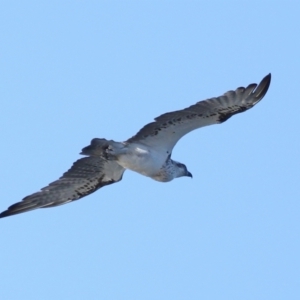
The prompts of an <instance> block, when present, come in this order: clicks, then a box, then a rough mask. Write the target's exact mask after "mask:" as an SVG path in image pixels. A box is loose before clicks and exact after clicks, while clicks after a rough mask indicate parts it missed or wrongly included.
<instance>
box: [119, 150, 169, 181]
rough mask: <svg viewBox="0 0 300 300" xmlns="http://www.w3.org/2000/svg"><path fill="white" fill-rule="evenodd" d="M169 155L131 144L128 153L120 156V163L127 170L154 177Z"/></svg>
mask: <svg viewBox="0 0 300 300" xmlns="http://www.w3.org/2000/svg"><path fill="white" fill-rule="evenodd" d="M167 157H168V155H167V154H162V153H159V152H157V151H155V150H153V149H152V150H149V148H147V147H146V146H143V145H139V144H131V145H129V147H128V148H127V151H126V153H124V154H121V155H118V163H119V164H120V165H121V166H122V167H123V168H126V169H129V170H132V171H135V172H137V173H140V174H142V175H144V176H148V177H153V176H155V175H156V174H158V173H159V172H160V170H161V168H162V166H163V165H164V164H165V162H166V159H167Z"/></svg>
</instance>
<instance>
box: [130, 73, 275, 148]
mask: <svg viewBox="0 0 300 300" xmlns="http://www.w3.org/2000/svg"><path fill="white" fill-rule="evenodd" d="M270 82H271V74H269V75H267V76H266V77H264V78H263V79H262V81H261V82H260V84H259V85H258V86H257V84H255V83H253V84H250V85H248V86H247V87H246V88H244V87H239V88H237V89H236V90H235V91H228V92H227V93H225V94H224V95H223V96H219V97H216V98H211V99H207V100H204V101H200V102H198V103H196V104H194V105H192V106H190V107H187V108H185V109H183V110H178V111H173V112H169V113H165V114H163V115H161V116H159V117H157V118H156V119H155V122H152V123H149V124H147V125H146V126H144V127H143V128H142V129H141V130H140V131H139V132H138V133H137V134H136V135H135V136H133V137H132V138H130V139H129V140H127V142H128V143H142V144H145V145H146V146H149V147H151V148H154V149H156V150H158V151H166V152H168V153H171V151H172V149H173V147H174V146H175V144H176V143H177V142H178V140H179V139H180V138H182V137H183V136H184V135H185V134H187V133H189V132H190V131H192V130H195V129H197V128H200V127H204V126H207V125H212V124H219V123H222V122H224V121H226V120H228V119H229V118H230V117H232V116H233V115H235V114H237V113H241V112H244V111H246V110H248V109H250V108H251V107H253V106H254V105H255V104H256V103H258V102H259V101H260V100H261V99H262V98H263V97H264V96H265V94H266V93H267V91H268V88H269V85H270Z"/></svg>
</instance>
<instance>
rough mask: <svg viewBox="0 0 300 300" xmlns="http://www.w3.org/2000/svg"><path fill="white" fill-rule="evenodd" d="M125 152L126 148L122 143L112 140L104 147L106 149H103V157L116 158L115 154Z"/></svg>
mask: <svg viewBox="0 0 300 300" xmlns="http://www.w3.org/2000/svg"><path fill="white" fill-rule="evenodd" d="M126 152H127V149H126V147H125V146H124V144H123V143H117V142H114V143H111V144H110V145H108V146H107V147H106V149H105V155H106V157H105V158H106V159H108V160H111V159H116V158H117V156H119V155H122V154H126Z"/></svg>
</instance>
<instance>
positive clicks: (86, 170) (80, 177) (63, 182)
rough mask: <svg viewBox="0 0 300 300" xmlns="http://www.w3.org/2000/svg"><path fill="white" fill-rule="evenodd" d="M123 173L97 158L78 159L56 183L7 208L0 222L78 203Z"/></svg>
mask: <svg viewBox="0 0 300 300" xmlns="http://www.w3.org/2000/svg"><path fill="white" fill-rule="evenodd" d="M124 171H125V169H124V168H123V167H121V166H120V165H119V164H117V163H116V162H115V161H107V160H105V159H103V158H101V157H99V156H91V157H84V158H81V159H79V160H77V161H76V162H75V163H74V164H73V166H72V167H71V169H70V170H68V171H67V172H66V173H64V174H63V176H62V177H60V178H59V179H58V180H56V181H54V182H52V183H50V184H49V185H48V186H46V187H44V188H42V189H41V191H39V192H37V193H34V194H32V195H29V196H27V197H25V198H24V199H23V200H22V201H21V202H18V203H15V204H13V205H11V206H10V207H9V208H8V209H7V210H6V211H4V212H2V213H1V214H0V218H3V217H7V216H11V215H15V214H19V213H23V212H26V211H30V210H33V209H36V208H43V207H53V206H57V205H61V204H65V203H68V202H71V201H74V200H78V199H80V198H82V197H85V196H87V195H89V194H91V193H93V192H95V191H96V190H98V189H100V188H102V187H103V186H105V185H108V184H112V183H115V182H118V181H120V180H121V179H122V176H123V173H124Z"/></svg>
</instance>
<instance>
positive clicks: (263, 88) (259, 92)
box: [255, 73, 272, 100]
mask: <svg viewBox="0 0 300 300" xmlns="http://www.w3.org/2000/svg"><path fill="white" fill-rule="evenodd" d="M271 78H272V75H271V73H269V74H268V75H266V76H265V77H264V78H263V79H262V81H261V82H260V84H259V85H258V87H257V88H256V91H255V94H256V95H255V96H256V98H257V99H258V100H261V99H262V98H263V97H264V96H265V95H266V93H267V91H268V90H269V87H270V84H271Z"/></svg>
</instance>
